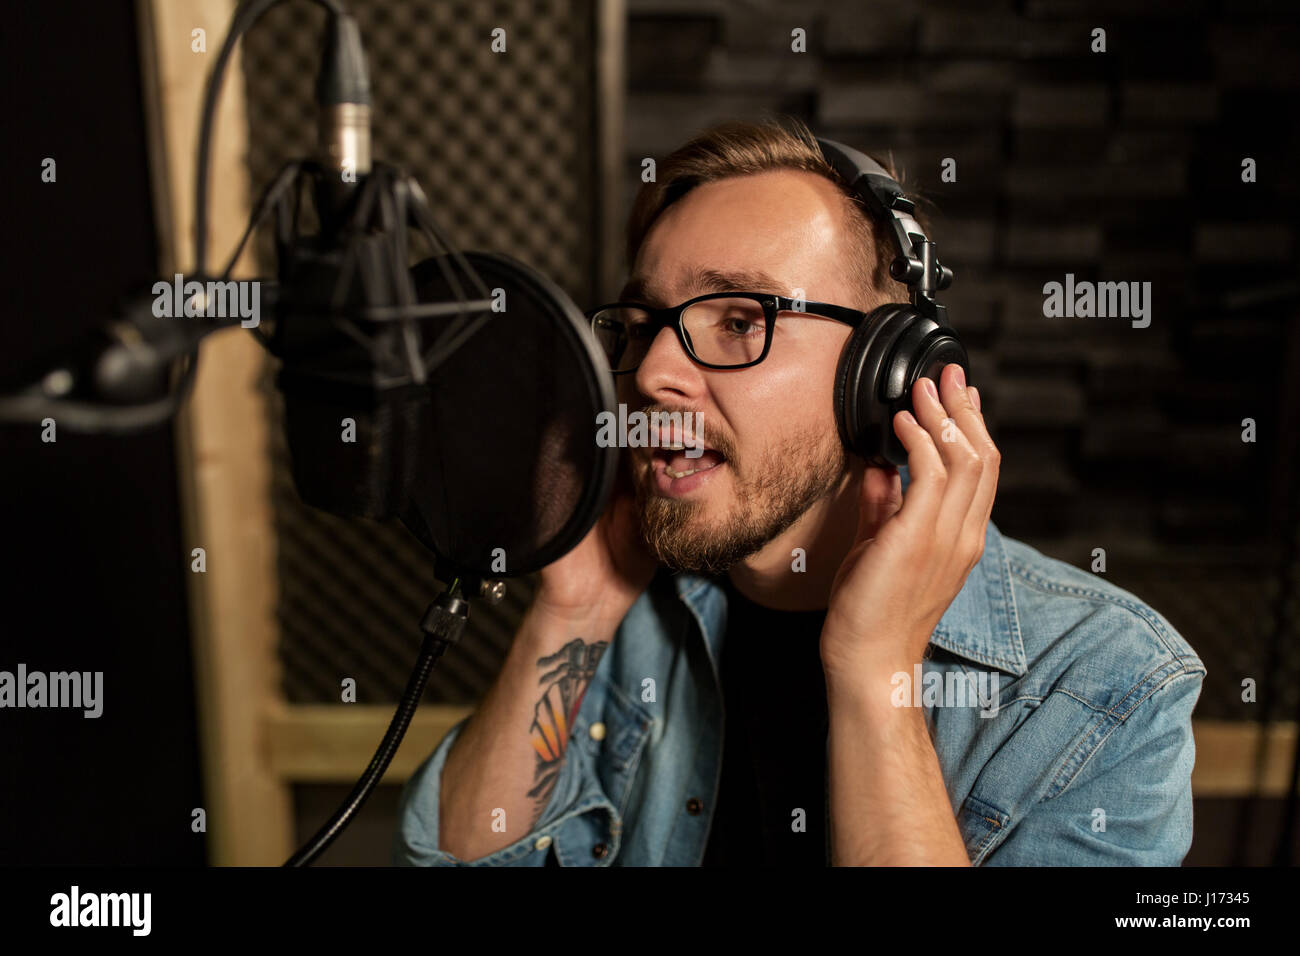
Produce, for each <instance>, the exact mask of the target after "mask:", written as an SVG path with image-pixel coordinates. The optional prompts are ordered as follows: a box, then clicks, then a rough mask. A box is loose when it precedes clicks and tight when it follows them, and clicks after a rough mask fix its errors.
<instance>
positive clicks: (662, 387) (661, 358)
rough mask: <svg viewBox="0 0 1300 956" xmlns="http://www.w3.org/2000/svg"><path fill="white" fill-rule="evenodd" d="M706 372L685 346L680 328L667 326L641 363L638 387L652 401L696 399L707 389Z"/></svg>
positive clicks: (638, 372)
mask: <svg viewBox="0 0 1300 956" xmlns="http://www.w3.org/2000/svg"><path fill="white" fill-rule="evenodd" d="M703 372H704V369H702V368H700V367H699V366H698V365H696V364H695V362H694V361H692V359H691V357H690V356H689V355H687V354H686V350H685V349H684V348H682V343H681V342H680V341H679V340H678V338H677V332H676V331H675V330H674V329H672V328H670V327H668V326H664V327H663V328H662V329H660V330H659V332H658V334H657V335H656V336H655V337H654V341H653V342H651V343H650V349H649V350H648V351H647V352H646V354H645V358H643V359H642V360H641V364H640V365H639V366H638V367H637V370H636V376H635V377H636V387H637V391H638V392H640V393H641V394H642V395H645V396H646V397H647V398H648V399H649V400H650V401H652V402H664V401H671V400H676V401H681V400H683V399H687V400H691V399H696V398H698V397H699V396H700V394H701V393H702V392H703V390H704V375H703Z"/></svg>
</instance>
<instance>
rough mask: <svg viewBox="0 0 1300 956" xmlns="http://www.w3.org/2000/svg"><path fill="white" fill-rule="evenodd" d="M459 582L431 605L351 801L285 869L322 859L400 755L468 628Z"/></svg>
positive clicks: (304, 845) (466, 612)
mask: <svg viewBox="0 0 1300 956" xmlns="http://www.w3.org/2000/svg"><path fill="white" fill-rule="evenodd" d="M459 583H460V582H459V578H458V579H456V580H454V581H452V583H451V585H450V586H449V587H448V588H447V589H446V590H445V591H443V592H442V594H440V595H438V597H437V599H435V600H434V602H433V603H432V604H430V605H429V608H428V610H427V611H426V612H425V615H424V620H423V621H421V622H420V627H421V628H422V629H423V630H424V632H425V636H424V642H423V643H422V645H421V646H420V656H419V658H418V659H417V660H416V662H415V668H414V669H413V670H412V671H411V676H410V678H409V679H408V680H407V682H406V690H405V691H403V692H402V699H401V700H400V701H399V702H398V704H397V710H396V711H395V712H394V714H393V719H392V721H391V722H390V723H389V725H388V731H387V733H385V734H384V739H383V740H381V741H380V743H379V747H378V749H377V750H376V751H375V755H374V756H373V757H371V758H370V765H369V766H368V767H366V771H365V773H363V774H362V775H361V779H360V780H358V781H357V784H356V786H355V787H353V788H352V792H351V793H350V794H349V795H348V798H347V799H346V800H345V801H344V802H343V804H342V805H341V806H340V807H339V808H338V809H337V810H336V811H335V812H334V815H333V816H332V817H330V819H329V820H328V821H327V822H326V823H325V825H324V826H322V827H321V828H320V829H319V830H317V831H316V834H315V835H314V836H313V837H312V838H311V839H310V840H308V841H307V842H306V843H304V844H303V846H302V848H301V849H299V850H298V852H297V853H295V854H294V855H293V856H291V857H289V859H288V860H287V861H285V864H284V865H285V866H287V867H299V866H307V865H308V864H310V863H311V862H312V861H313V860H315V859H316V857H318V856H320V854H321V853H323V852H324V851H325V849H326V847H328V846H329V845H330V844H331V843H333V842H334V840H335V838H336V837H338V835H339V834H340V833H342V832H343V830H344V828H346V827H347V825H348V824H349V823H350V822H351V821H352V818H353V817H354V816H355V815H356V813H357V811H359V810H360V809H361V807H362V805H364V804H365V802H366V800H367V799H369V797H370V794H371V793H372V792H373V791H374V789H375V787H376V786H377V785H378V784H379V781H380V778H382V777H383V775H384V771H385V770H387V769H388V765H389V763H391V762H392V759H393V754H395V753H397V748H398V745H400V744H401V742H402V737H403V736H404V735H405V734H406V728H407V727H408V726H409V725H410V723H411V718H412V716H414V714H415V711H416V708H418V707H419V706H420V698H421V696H422V695H423V694H424V686H425V684H427V683H428V682H429V675H430V674H431V673H432V672H433V669H434V667H436V666H437V664H438V661H439V660H441V658H442V655H443V654H444V653H445V652H446V650H447V648H448V647H450V646H451V645H452V644H454V643H456V641H457V640H458V639H459V638H460V634H461V631H463V630H464V628H465V621H466V619H467V616H468V613H469V604H468V603H467V602H466V601H465V599H464V598H463V597H461V596H460V595H459V594H457V593H456V592H457V590H458V587H459Z"/></svg>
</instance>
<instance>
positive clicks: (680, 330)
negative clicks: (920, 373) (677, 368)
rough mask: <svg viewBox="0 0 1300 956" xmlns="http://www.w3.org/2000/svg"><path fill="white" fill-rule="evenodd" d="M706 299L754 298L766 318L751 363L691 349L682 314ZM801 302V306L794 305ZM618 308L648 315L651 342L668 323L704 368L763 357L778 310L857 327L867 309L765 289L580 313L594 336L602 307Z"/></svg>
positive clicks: (613, 305)
mask: <svg viewBox="0 0 1300 956" xmlns="http://www.w3.org/2000/svg"><path fill="white" fill-rule="evenodd" d="M708 299H754V300H755V301H757V302H758V303H759V304H760V305H762V307H763V315H764V317H765V318H766V319H767V324H766V325H765V326H764V332H763V351H762V352H761V353H759V356H758V358H756V359H754V360H753V361H752V362H745V363H744V364H743V365H715V364H714V363H712V362H706V361H704V360H703V359H702V358H700V357H699V356H698V355H696V354H695V349H694V348H693V347H692V346H691V343H690V341H689V340H688V339H687V337H686V329H685V327H684V325H683V323H682V316H683V315H684V314H685V312H686V310H687V309H688V308H689V307H690V306H692V305H695V303H697V302H704V301H706V300H708ZM799 302H802V306H803V307H802V308H796V307H795V304H796V303H799ZM619 308H624V309H625V308H637V309H641V310H642V311H644V312H645V313H646V314H647V315H649V316H650V324H651V325H652V326H653V327H654V336H652V337H651V341H653V340H654V338H655V337H657V336H658V335H659V330H660V329H662V328H663V327H664V326H668V325H671V326H672V327H673V330H674V331H675V332H676V333H677V341H678V342H679V343H681V346H682V350H683V351H684V352H685V353H686V354H687V355H689V356H690V357H691V361H693V362H694V363H695V364H696V365H699V366H702V367H704V368H713V369H723V370H727V369H740V368H752V367H753V366H755V365H757V364H758V363H759V362H761V361H763V360H764V359H765V358H767V354H768V352H770V351H771V350H772V333H773V332H774V331H775V330H776V317H777V316H778V315H779V314H780V313H782V312H796V313H799V314H801V315H816V316H819V317H821V318H825V319H834V320H835V321H836V322H843V323H844V324H846V325H849V326H852V327H853V328H857V327H858V326H859V325H861V324H862V321H863V319H865V318H866V317H867V316H868V315H870V313H869V312H862V311H860V310H859V309H850V308H848V307H847V306H843V305H832V304H831V303H829V302H808V301H805V300H800V299H791V298H787V297H786V296H783V295H772V294H771V293H767V292H710V293H707V294H706V295H697V296H696V297H695V298H693V299H687V300H686V301H685V302H683V303H682V304H681V305H674V306H669V307H668V308H665V309H654V308H651V307H650V306H648V305H646V304H645V303H644V302H611V303H610V304H609V305H600V306H597V307H596V308H594V309H588V310H587V311H586V312H584V313H583V315H584V316H585V317H586V318H587V319H588V324H589V326H590V327H591V331H592V334H593V335H596V334H597V333H596V326H595V322H596V315H597V314H598V313H600V312H604V311H605V310H606V309H619ZM640 367H641V363H640V362H637V363H636V365H634V366H632V367H631V368H625V369H610V371H611V372H613V373H614V374H615V375H627V374H629V373H631V372H635V371H636V370H637V369H638V368H640Z"/></svg>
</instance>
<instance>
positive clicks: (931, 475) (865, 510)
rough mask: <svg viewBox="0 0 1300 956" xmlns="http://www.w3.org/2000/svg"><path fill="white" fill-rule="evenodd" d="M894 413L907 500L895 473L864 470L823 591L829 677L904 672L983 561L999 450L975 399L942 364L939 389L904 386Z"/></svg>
mask: <svg viewBox="0 0 1300 956" xmlns="http://www.w3.org/2000/svg"><path fill="white" fill-rule="evenodd" d="M912 407H913V408H914V409H916V417H915V418H913V416H912V415H910V414H908V413H907V412H899V413H898V414H897V415H895V416H894V422H893V424H894V429H895V433H896V434H897V435H898V437H899V440H900V441H901V442H902V443H903V447H904V448H905V449H907V466H908V471H909V473H910V475H911V479H912V480H911V482H910V483H909V485H908V489H907V495H906V497H904V496H903V495H902V482H901V480H900V478H899V474H898V470H897V469H896V468H888V469H885V468H878V467H875V466H868V467H867V468H866V469H865V470H864V473H863V478H862V486H861V498H860V509H859V515H858V533H857V537H856V540H855V541H854V544H853V547H852V548H850V549H849V552H848V554H847V555H845V558H844V561H843V562H842V563H841V565H840V569H839V571H838V572H836V575H835V579H834V581H833V583H832V585H831V594H830V605H829V608H828V610H827V614H826V623H825V625H824V627H823V629H822V637H821V657H822V664H823V667H824V669H825V670H826V672H827V674H828V676H831V675H841V674H842V675H857V674H862V673H864V670H863V669H864V668H867V669H869V672H870V673H875V674H880V673H885V674H888V673H893V672H897V671H899V670H906V671H909V672H910V670H911V668H912V665H913V664H914V663H916V662H917V661H919V660H921V658H922V656H923V654H924V652H925V648H926V645H927V644H928V643H929V640H930V635H931V633H932V632H933V631H934V628H935V626H936V625H937V624H938V623H939V620H940V618H942V617H943V615H944V612H945V611H946V610H947V609H948V606H949V605H950V604H951V603H952V601H953V598H955V597H956V596H957V593H958V592H959V591H960V590H961V589H962V586H963V585H964V584H965V582H966V578H967V577H968V576H969V574H970V572H971V571H972V570H973V569H974V567H975V565H976V564H978V563H979V560H980V558H981V556H982V555H983V554H984V535H985V531H986V529H987V527H988V522H989V516H990V514H991V513H992V510H993V497H994V494H995V493H996V491H997V482H998V469H999V466H1000V463H1001V458H1002V456H1001V453H1000V452H999V451H998V449H997V447H996V446H995V445H994V444H993V439H992V438H990V437H989V433H988V430H987V429H986V428H985V426H984V417H983V415H982V414H981V412H980V398H979V393H978V391H977V390H975V389H968V388H967V387H966V382H965V375H964V373H963V372H962V369H961V366H959V365H948V366H947V367H945V368H944V370H943V373H942V374H941V375H940V377H939V388H938V389H937V394H936V390H935V389H934V382H932V381H931V380H930V379H928V378H922V379H920V380H919V381H918V382H917V383H916V385H915V386H914V387H913V389H912Z"/></svg>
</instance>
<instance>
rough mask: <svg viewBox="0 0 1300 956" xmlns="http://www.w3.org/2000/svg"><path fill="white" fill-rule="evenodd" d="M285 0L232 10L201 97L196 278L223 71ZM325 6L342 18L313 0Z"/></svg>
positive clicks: (330, 0) (331, 0)
mask: <svg viewBox="0 0 1300 956" xmlns="http://www.w3.org/2000/svg"><path fill="white" fill-rule="evenodd" d="M284 2H286V0H248V2H247V3H246V4H244V6H242V7H240V8H239V9H238V10H236V11H235V18H234V20H232V21H231V24H230V32H229V33H227V34H226V39H225V41H224V42H223V43H222V44H221V52H220V53H219V54H218V55H217V62H216V63H215V65H214V66H213V67H212V75H211V76H210V77H208V86H207V89H206V90H205V91H204V94H203V112H202V114H201V116H200V119H199V157H198V168H197V170H196V172H195V176H194V271H195V273H196V274H198V275H199V276H202V275H204V273H205V272H206V271H207V252H208V248H207V246H208V236H207V232H208V158H209V153H210V148H211V144H212V124H213V122H214V120H215V119H216V114H217V101H218V100H219V99H220V98H221V87H222V85H223V79H224V77H225V72H226V63H227V62H228V61H229V60H230V54H231V53H232V52H233V51H234V49H235V44H236V43H237V42H238V41H239V38H240V37H242V36H243V35H244V34H245V33H247V32H248V31H249V30H250V29H252V27H253V25H254V24H255V23H257V21H258V20H260V19H262V16H263V14H265V13H266V12H267V11H268V10H270V9H271V8H272V7H275V6H278V5H279V4H281V3H284ZM312 2H313V3H315V4H317V5H318V6H322V7H324V8H325V9H326V10H328V11H329V13H330V14H331V15H333V16H344V15H345V11H344V9H343V6H342V4H341V3H339V2H338V0H312Z"/></svg>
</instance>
